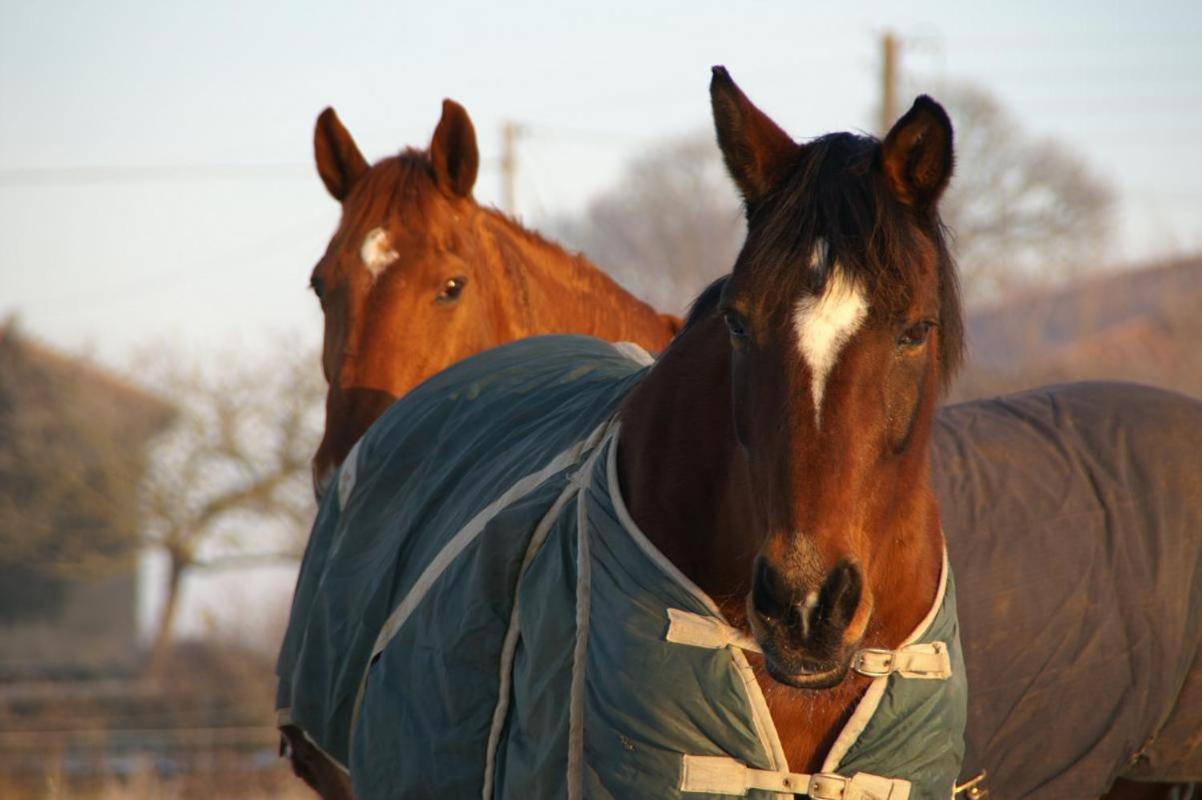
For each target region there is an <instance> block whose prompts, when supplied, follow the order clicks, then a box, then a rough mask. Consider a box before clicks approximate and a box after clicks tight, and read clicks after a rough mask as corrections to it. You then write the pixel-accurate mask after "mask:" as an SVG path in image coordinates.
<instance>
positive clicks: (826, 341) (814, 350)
mask: <svg viewBox="0 0 1202 800" xmlns="http://www.w3.org/2000/svg"><path fill="white" fill-rule="evenodd" d="M833 266H834V268H833V269H831V271H830V277H829V278H827V280H826V285H825V286H824V287H823V290H822V294H820V295H811V296H809V297H803V298H801V299H800V300H798V301H797V305H796V306H794V310H793V329H794V330H795V331H796V332H797V347H798V349H800V350H801V356H802V358H804V359H805V360H806V363H807V364H808V365H809V367H810V390H811V391H812V392H813V395H814V425H815V426H817V425H819V424H820V422H821V419H822V395H823V394H824V393H825V391H826V379H827V376H828V375H830V371H831V368H832V367H834V366H835V360H836V359H837V358H838V356H839V351H840V350H842V349H843V345H845V344H847V340H848V339H850V338H851V337H852V335H853V334H855V332H856V331H857V330H859V328H860V325H861V323H863V321H864V317H865V316H866V315H867V313H868V302H867V300H865V298H864V290H863V289H862V288H861V287H860V285H859V284H858V283H856V282H855V281H854V280H852V279H851V278H849V277H847V276H846V275H845V274H844V272H843V270H841V269H838V265H833Z"/></svg>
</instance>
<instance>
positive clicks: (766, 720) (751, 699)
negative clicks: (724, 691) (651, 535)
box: [606, 429, 789, 798]
mask: <svg viewBox="0 0 1202 800" xmlns="http://www.w3.org/2000/svg"><path fill="white" fill-rule="evenodd" d="M620 441H621V437H620V436H619V432H618V430H616V429H615V431H614V437H613V442H612V444H611V445H610V447H609V457H608V458H607V459H606V462H607V463H606V481H607V482H608V483H609V496H610V499H611V500H612V502H613V505H614V513H615V514H616V515H617V517H618V522H620V523H621V524H622V528H623V529H624V530H625V531H626V533H627V534H628V535H629V536H630V538H631V539H633V540H634V543H635V544H637V545H638V546H639V549H640V550H642V551H643V553H644V554H645V555H646V556H647V558H649V559H650V560H651V562H652V563H653V564H655V565H656V566H658V567H659V568H660V570H661V571H662V572H663V573H664V574H665V575H667V576H668V577H669V578H671V579H672V580H674V581H676V582H677V583H678V584H680V586H681V587H682V588H683V589H684V590H685V591H687V592H689V593H690V594H691V595H693V596H694V597H695V598H697V601H698V602H700V603H701V604H702V605H703V606H705V607H706V608H707V609H709V610H710V611H711V612H712V613H713V615H714V616H715V617H717V618H718V619H720V620H722V621H723V622H726V618H725V617H724V616H723V615H722V612H721V611H720V610H719V609H718V605H717V604H716V603H715V602H714V601H713V599H712V598H711V597H710V596H709V595H708V594H706V593H705V592H703V591H702V590H701V588H700V587H699V586H697V584H695V583H693V581H691V580H690V579H689V578H688V577H687V576H686V575H685V574H684V573H683V572H681V571H680V570H679V569H678V568H677V567H676V565H675V564H673V563H672V562H671V561H669V560H668V559H667V558H666V557H665V556H664V554H663V553H661V552H660V551H659V548H658V547H656V546H655V545H654V544H652V543H651V540H650V539H648V538H647V536H646V534H644V533H643V532H642V531H641V530H639V526H638V525H637V524H635V521H634V518H633V517H631V516H630V511H629V509H627V508H626V500H625V498H623V497H622V485H621V482H620V481H619V480H618V445H619V443H620ZM727 624H729V623H727ZM730 655H731V659H732V660H733V661H734V665H735V671H736V674H737V675H738V676H739V679H740V680H741V681H742V682H743V688H744V689H745V690H746V692H747V700H748V703H749V704H750V705H751V712H752V713H751V720H752V723H753V724H754V725H755V732H756V736H757V737H758V738H759V740H760V744H761V745H763V747H764V752H765V753H766V754H767V755H768V760H769V762H770V763H771V766H772V768H773V769H775V770H780V771H785V772H787V771H788V770H789V761H788V759H787V758H785V750H784V748H783V747H782V746H781V743H780V734H779V733H777V730H776V723H775V722H773V721H772V714H771V712H769V710H768V703H767V701H766V700H764V692H763V690H762V689H760V684H759V682H758V681H757V680H756V679H755V672H754V671H752V669H751V665H750V664H748V663H747V657H746V656H745V655H743V651H742V650H740V649H738V648H737V647H734V648H731V649H730ZM781 797H782V798H784V797H785V796H784V795H781Z"/></svg>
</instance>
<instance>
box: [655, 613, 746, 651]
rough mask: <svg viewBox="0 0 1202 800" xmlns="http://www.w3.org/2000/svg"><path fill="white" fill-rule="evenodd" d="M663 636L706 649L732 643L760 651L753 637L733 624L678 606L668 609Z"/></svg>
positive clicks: (718, 647) (741, 648) (739, 646)
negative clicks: (666, 630) (666, 623)
mask: <svg viewBox="0 0 1202 800" xmlns="http://www.w3.org/2000/svg"><path fill="white" fill-rule="evenodd" d="M664 638H665V639H667V640H668V641H669V642H675V643H677V644H687V645H690V646H692V647H704V648H706V649H707V650H718V649H720V648H723V647H728V646H731V645H734V646H735V647H737V648H739V649H740V650H750V651H751V652H753V653H758V652H760V646H759V644H757V643H756V641H755V639H753V638H751V637H750V636H748V635H747V634H745V633H743V631H741V630H739V629H738V628H736V627H734V626H733V625H727V624H726V623H725V622H723V621H722V620H720V619H718V618H717V617H707V616H704V615H702V614H694V613H693V612H691V611H684V610H682V609H679V608H669V609H668V632H667V634H665V635H664Z"/></svg>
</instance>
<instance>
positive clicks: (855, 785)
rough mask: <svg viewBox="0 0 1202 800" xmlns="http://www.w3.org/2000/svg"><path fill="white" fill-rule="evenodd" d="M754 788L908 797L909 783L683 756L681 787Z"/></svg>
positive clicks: (842, 798)
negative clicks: (786, 770)
mask: <svg viewBox="0 0 1202 800" xmlns="http://www.w3.org/2000/svg"><path fill="white" fill-rule="evenodd" d="M752 789H760V790H763V791H767V792H786V793H792V794H799V795H806V796H808V797H810V798H811V800H908V798H909V797H910V782H909V781H905V780H901V779H896V778H882V777H880V776H879V775H870V774H868V773H867V772H857V773H856V774H855V775H853V776H851V777H850V778H845V777H843V776H842V775H834V774H831V773H822V772H820V773H818V774H816V775H806V774H803V773H798V772H773V771H771V770H765V769H751V768H750V767H748V766H747V765H745V764H743V763H741V762H739V761H736V760H735V759H733V758H728V757H726V756H684V758H683V763H682V766H681V776H680V790H681V791H682V792H700V793H707V794H724V795H733V796H735V797H743V796H745V795H746V794H747V793H748V792H749V791H751V790H752Z"/></svg>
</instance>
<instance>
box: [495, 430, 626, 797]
mask: <svg viewBox="0 0 1202 800" xmlns="http://www.w3.org/2000/svg"><path fill="white" fill-rule="evenodd" d="M604 446H605V442H604V440H603V441H602V442H601V443H600V444H598V445H597V447H596V448H595V449H594V450H593V453H592V455H590V456H589V458H588V460H587V461H586V462H585V464H584V466H583V467H581V469H580V470H579V471H577V472H576V475H580V474H582V473H583V474H590V473H591V471H592V469H593V465H594V464H595V463H596V461H597V456H598V455H599V454H600V453H601V450H602V448H603V447H604ZM574 478H575V476H573V480H569V481H568V485H567V486H566V487H564V490H563V491H562V492H560V493H559V497H557V498H555V502H554V503H552V504H551V508H550V509H548V510H547V513H546V514H544V515H543V518H542V519H541V520H539V522H538V525H537V527H535V529H534V533H533V534H532V535H531V537H530V544H529V545H527V547H526V554H525V555H524V556H523V557H522V566H521V569H520V570H519V571H518V578H519V581H520V580H521V576H522V575H525V574H526V570H527V568H528V567H529V566H530V562H532V561H533V560H534V556H535V555H537V554H538V551H539V550H540V549H541V548H542V546H543V542H545V541H546V539H547V536H548V534H550V532H551V528H552V527H553V526H554V525H555V522H556V520H558V519H559V514H560V512H562V511H563V508H564V506H566V505H567V504H568V502H569V501H570V500H571V499H572V496H573V495H575V496H577V497H578V498H580V493H581V487H580V485H579V483H577V482H576V481H575V480H574ZM582 499H583V498H580V500H582ZM580 500H578V502H579V501H580ZM519 597H520V591H519V590H515V592H514V600H513V610H512V611H511V612H510V614H509V627H508V628H506V630H505V641H504V644H503V645H502V646H501V659H500V666H499V667H498V670H497V672H498V674H499V675H500V681H499V682H498V685H497V705H496V708H495V709H493V716H492V726H491V727H490V728H489V731H488V749H487V750H486V752H485V757H484V791H483V792H482V793H481V796H482V797H483V798H484V800H489V798H491V797H492V794H493V781H494V779H495V775H496V768H497V748H498V747H499V746H500V744H501V733H502V732H503V731H504V730H505V720H506V718H507V717H508V715H509V693H510V691H511V690H512V687H513V658H514V654H515V653H516V652H517V643H518V635H519V634H520V633H521V615H520V613H519V607H520V606H519V603H518V599H519Z"/></svg>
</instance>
